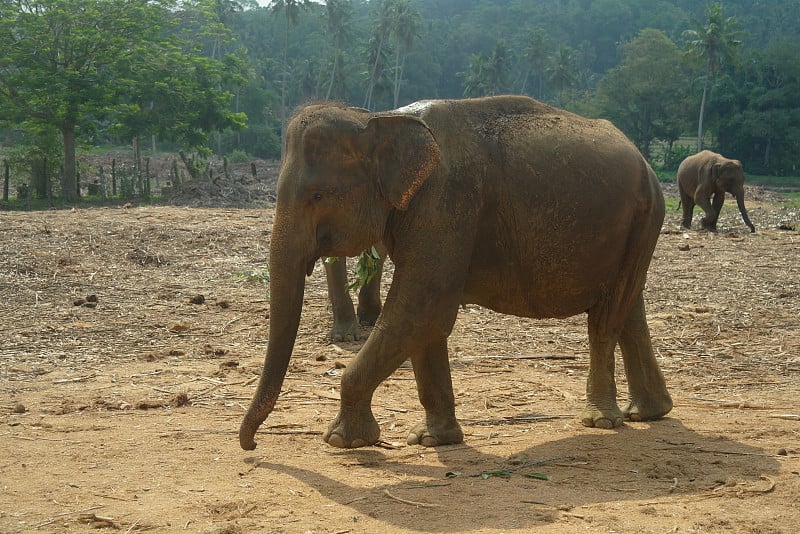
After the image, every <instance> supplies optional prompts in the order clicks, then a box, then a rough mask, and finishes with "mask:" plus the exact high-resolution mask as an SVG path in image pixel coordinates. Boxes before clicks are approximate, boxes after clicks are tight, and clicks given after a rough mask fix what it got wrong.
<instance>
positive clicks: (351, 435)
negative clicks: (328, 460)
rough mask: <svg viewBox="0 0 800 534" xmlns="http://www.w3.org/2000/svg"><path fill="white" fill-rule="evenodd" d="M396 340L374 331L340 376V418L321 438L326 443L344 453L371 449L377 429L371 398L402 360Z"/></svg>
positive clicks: (399, 344) (401, 352) (377, 434)
mask: <svg viewBox="0 0 800 534" xmlns="http://www.w3.org/2000/svg"><path fill="white" fill-rule="evenodd" d="M400 346H401V343H400V342H399V340H397V339H394V340H393V341H392V340H389V339H387V336H386V335H385V334H384V332H383V331H382V330H379V329H376V330H373V332H372V334H371V335H370V337H369V338H368V339H367V341H366V343H364V345H363V346H362V347H361V350H359V351H358V355H357V356H356V357H355V359H354V360H353V361H352V362H351V363H350V365H349V366H347V368H346V369H345V371H344V374H343V375H342V386H341V407H340V409H339V414H338V415H337V416H336V419H334V421H333V423H331V425H330V427H328V430H327V431H326V432H325V434H324V435H323V439H324V440H325V442H326V443H328V444H329V445H331V446H333V447H339V448H344V449H350V448H356V447H364V446H367V445H373V444H374V443H376V442H377V441H378V439H379V438H380V433H381V431H380V427H379V426H378V423H377V421H376V420H375V416H374V415H373V414H372V407H371V405H372V395H373V394H374V393H375V389H376V388H377V387H378V385H379V384H380V383H381V382H383V381H384V380H385V379H386V378H388V377H389V375H391V374H392V373H393V372H394V371H395V370H396V369H397V368H398V367H400V364H401V363H403V360H405V354H404V352H403V351H402V350H401V349H400Z"/></svg>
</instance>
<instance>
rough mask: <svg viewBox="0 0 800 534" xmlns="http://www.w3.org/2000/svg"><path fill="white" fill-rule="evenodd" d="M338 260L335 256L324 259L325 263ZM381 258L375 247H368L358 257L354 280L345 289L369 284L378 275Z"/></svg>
mask: <svg viewBox="0 0 800 534" xmlns="http://www.w3.org/2000/svg"><path fill="white" fill-rule="evenodd" d="M338 259H339V258H337V257H336V256H328V257H327V258H325V260H324V261H325V263H328V264H331V263H335V262H336V261H337V260H338ZM380 259H381V256H380V254H378V251H377V250H375V247H370V248H369V250H365V251H364V252H362V253H361V254H359V255H358V263H356V273H355V274H356V279H355V280H354V281H353V282H351V283H350V284H348V285H347V289H358V288H360V287H363V286H365V285H367V284H369V283H370V282H371V281H372V278H373V277H374V276H375V275H376V274H378V268H379V265H380V264H379V262H380Z"/></svg>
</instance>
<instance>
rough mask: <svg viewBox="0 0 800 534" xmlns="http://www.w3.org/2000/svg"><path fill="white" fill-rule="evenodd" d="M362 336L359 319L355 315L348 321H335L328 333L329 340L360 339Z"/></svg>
mask: <svg viewBox="0 0 800 534" xmlns="http://www.w3.org/2000/svg"><path fill="white" fill-rule="evenodd" d="M360 338H361V334H360V332H359V329H358V321H356V319H355V317H353V318H352V319H350V320H347V321H334V322H333V328H331V331H330V332H329V333H328V340H329V341H358V340H359V339H360Z"/></svg>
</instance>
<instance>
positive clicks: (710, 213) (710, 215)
mask: <svg viewBox="0 0 800 534" xmlns="http://www.w3.org/2000/svg"><path fill="white" fill-rule="evenodd" d="M717 198H719V199H720V200H719V201H718V200H717ZM695 199H696V200H697V205H698V206H700V207H701V208H702V209H703V212H704V213H705V217H703V218H702V219H700V225H701V226H702V227H703V228H705V229H706V230H710V231H712V232H716V230H717V218H718V217H719V210H720V209H722V202H724V201H725V196H724V195H719V194H717V195H714V205H713V206H712V205H711V199H710V197H706V196H705V195H702V196H696V197H695ZM718 203H719V206H717V204H718Z"/></svg>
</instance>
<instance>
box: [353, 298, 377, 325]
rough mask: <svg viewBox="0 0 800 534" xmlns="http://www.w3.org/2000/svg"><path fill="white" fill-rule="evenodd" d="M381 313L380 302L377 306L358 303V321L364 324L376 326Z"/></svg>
mask: <svg viewBox="0 0 800 534" xmlns="http://www.w3.org/2000/svg"><path fill="white" fill-rule="evenodd" d="M380 314H381V304H380V302H379V303H378V306H377V307H375V306H374V305H373V306H369V305H366V304H360V303H359V305H358V322H359V323H360V324H361V325H362V326H374V325H375V322H376V321H377V320H378V316H379V315H380Z"/></svg>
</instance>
